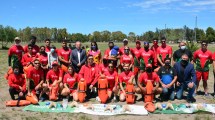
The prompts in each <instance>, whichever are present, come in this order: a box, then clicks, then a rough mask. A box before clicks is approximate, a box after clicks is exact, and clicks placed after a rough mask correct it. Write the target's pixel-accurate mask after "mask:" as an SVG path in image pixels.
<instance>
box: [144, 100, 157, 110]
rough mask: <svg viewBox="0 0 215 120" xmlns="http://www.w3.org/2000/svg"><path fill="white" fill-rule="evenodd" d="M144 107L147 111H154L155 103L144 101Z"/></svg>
mask: <svg viewBox="0 0 215 120" xmlns="http://www.w3.org/2000/svg"><path fill="white" fill-rule="evenodd" d="M144 107H145V109H146V110H147V111H148V112H154V111H155V110H156V108H155V105H154V103H152V102H146V103H144Z"/></svg>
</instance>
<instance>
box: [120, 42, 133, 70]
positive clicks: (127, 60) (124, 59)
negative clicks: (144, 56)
mask: <svg viewBox="0 0 215 120" xmlns="http://www.w3.org/2000/svg"><path fill="white" fill-rule="evenodd" d="M125 64H129V69H130V70H131V68H132V66H133V64H134V59H133V56H132V55H131V54H130V48H129V47H127V46H125V47H124V54H123V55H121V56H120V66H121V68H123V66H124V65H125Z"/></svg>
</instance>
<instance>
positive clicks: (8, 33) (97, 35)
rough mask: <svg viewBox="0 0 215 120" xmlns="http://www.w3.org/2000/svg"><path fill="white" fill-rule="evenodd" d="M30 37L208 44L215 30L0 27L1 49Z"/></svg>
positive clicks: (59, 39) (185, 27) (186, 28)
mask: <svg viewBox="0 0 215 120" xmlns="http://www.w3.org/2000/svg"><path fill="white" fill-rule="evenodd" d="M31 35H35V36H36V37H37V39H38V42H43V41H44V40H45V39H46V38H49V39H50V40H51V41H53V42H60V41H61V40H62V39H67V40H69V41H70V42H75V41H77V40H79V41H81V42H89V41H96V42H107V41H110V40H111V41H118V42H120V41H122V40H123V39H124V38H127V39H128V40H129V41H135V40H144V41H149V42H151V41H152V39H153V38H157V39H160V38H161V37H166V38H167V41H173V42H178V41H180V40H188V41H194V40H196V41H201V40H207V41H208V42H215V30H214V28H212V27H208V28H207V29H206V30H205V31H204V30H203V29H200V28H195V29H191V28H189V27H187V26H184V27H182V28H171V29H170V28H167V29H158V28H156V29H155V31H146V32H144V33H143V34H141V35H137V34H135V33H134V32H129V33H128V34H125V33H123V32H122V31H114V32H110V31H108V30H104V31H94V32H93V33H91V34H82V33H69V32H68V31H67V29H66V28H48V27H41V28H38V27H32V28H31V27H26V28H24V29H18V30H17V29H15V28H13V27H11V26H3V25H0V44H1V46H2V48H4V47H7V44H8V43H10V42H13V40H14V38H15V37H16V36H19V37H20V38H21V39H22V41H23V42H28V41H29V38H30V36H31Z"/></svg>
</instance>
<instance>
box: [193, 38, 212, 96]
mask: <svg viewBox="0 0 215 120" xmlns="http://www.w3.org/2000/svg"><path fill="white" fill-rule="evenodd" d="M207 46H208V44H207V42H206V41H202V42H201V48H200V49H199V50H197V51H195V52H194V54H193V61H194V63H195V64H196V77H197V81H196V92H197V90H198V87H199V82H200V80H201V79H202V80H203V87H204V92H205V96H206V97H207V96H209V94H208V84H207V80H208V76H209V70H210V64H211V63H212V61H213V60H212V56H213V54H212V52H211V51H210V50H208V49H207Z"/></svg>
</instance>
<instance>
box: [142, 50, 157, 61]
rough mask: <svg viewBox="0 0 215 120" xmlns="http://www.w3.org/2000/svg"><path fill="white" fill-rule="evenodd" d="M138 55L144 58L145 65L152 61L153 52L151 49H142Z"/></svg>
mask: <svg viewBox="0 0 215 120" xmlns="http://www.w3.org/2000/svg"><path fill="white" fill-rule="evenodd" d="M140 56H141V58H142V59H143V60H144V64H145V65H147V64H148V63H153V60H154V52H153V51H152V50H148V51H146V50H143V51H142V53H141V55H140Z"/></svg>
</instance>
